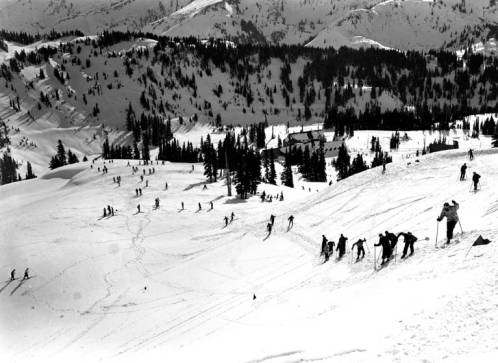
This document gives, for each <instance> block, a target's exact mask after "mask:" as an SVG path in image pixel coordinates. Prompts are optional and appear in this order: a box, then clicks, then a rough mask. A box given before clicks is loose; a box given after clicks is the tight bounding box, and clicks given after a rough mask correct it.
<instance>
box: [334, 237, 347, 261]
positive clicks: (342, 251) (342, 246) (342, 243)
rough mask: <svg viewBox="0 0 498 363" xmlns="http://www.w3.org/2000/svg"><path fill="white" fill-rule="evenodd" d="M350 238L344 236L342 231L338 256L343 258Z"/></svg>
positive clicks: (338, 245)
mask: <svg viewBox="0 0 498 363" xmlns="http://www.w3.org/2000/svg"><path fill="white" fill-rule="evenodd" d="M347 240H348V238H347V237H344V236H343V235H342V233H341V237H339V241H338V242H337V248H336V251H339V256H337V258H339V259H340V258H342V256H344V254H345V253H346V241H347Z"/></svg>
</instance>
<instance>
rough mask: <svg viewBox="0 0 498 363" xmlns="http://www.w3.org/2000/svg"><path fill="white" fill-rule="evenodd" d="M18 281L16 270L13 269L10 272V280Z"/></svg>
mask: <svg viewBox="0 0 498 363" xmlns="http://www.w3.org/2000/svg"><path fill="white" fill-rule="evenodd" d="M15 279H16V269H13V270H12V271H10V280H11V281H12V280H15Z"/></svg>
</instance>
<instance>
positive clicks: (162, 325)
mask: <svg viewBox="0 0 498 363" xmlns="http://www.w3.org/2000/svg"><path fill="white" fill-rule="evenodd" d="M497 160H498V151H497V150H483V151H481V152H478V153H477V155H476V159H475V160H474V161H472V162H468V160H466V158H465V154H464V153H463V152H460V151H452V152H444V153H439V154H432V155H429V156H425V157H422V158H421V159H420V162H419V163H413V164H411V165H409V166H408V165H406V163H398V164H392V165H391V164H390V165H389V166H388V170H387V173H386V174H385V175H381V173H380V170H379V168H377V169H372V170H369V171H367V172H364V173H361V174H358V175H355V176H353V177H351V178H348V179H347V180H345V181H343V182H340V183H337V184H334V185H333V186H331V187H329V188H327V189H326V190H324V191H322V192H320V193H316V194H314V195H313V196H311V197H310V194H309V193H307V192H302V191H300V190H292V191H291V190H289V189H286V188H282V189H281V188H279V187H275V186H268V185H262V186H260V191H261V190H266V192H267V193H268V192H269V193H272V194H275V193H277V192H280V190H283V193H284V196H285V201H283V202H274V203H271V204H270V203H261V202H259V199H258V198H253V199H251V200H249V201H247V202H243V203H242V202H238V201H236V200H233V199H228V198H226V197H224V193H225V190H226V187H225V186H224V185H223V184H222V183H218V184H211V185H209V186H208V189H207V190H204V191H203V190H202V185H203V181H204V177H203V176H202V170H201V169H202V168H201V166H200V165H197V166H196V168H195V171H194V172H193V173H190V170H191V166H190V165H184V164H169V163H168V164H166V165H164V166H162V165H154V168H155V170H156V173H155V174H153V175H150V176H149V175H146V177H145V179H148V180H149V187H145V186H144V184H142V183H140V179H139V177H138V175H132V172H131V168H130V167H127V166H126V163H127V162H126V161H115V162H114V163H111V164H109V163H107V164H106V165H107V167H108V168H109V174H107V175H102V174H101V173H99V172H98V171H97V170H96V168H97V167H102V166H103V165H102V163H101V162H98V163H96V164H95V165H94V166H93V168H90V164H88V163H87V164H77V165H72V166H69V167H64V168H62V169H58V170H55V171H53V172H50V173H48V174H46V175H45V176H43V177H42V178H39V179H36V180H31V181H24V182H20V183H14V184H9V185H5V186H1V187H0V195H1V196H2V200H1V208H0V218H1V220H2V224H1V225H0V236H2V238H1V240H0V271H1V273H2V276H4V279H2V282H1V285H0V319H1V324H0V327H1V328H0V337H1V339H0V350H1V352H2V357H4V359H6V361H9V362H28V361H29V362H32V361H45V360H48V359H49V360H50V361H51V362H62V361H67V360H68V359H70V360H71V361H97V360H99V359H102V360H104V361H116V362H123V361H136V360H137V359H140V360H144V359H146V360H147V361H154V362H155V361H157V362H159V361H164V359H165V357H168V360H171V361H175V362H182V361H190V362H191V361H209V362H212V361H216V362H263V361H271V362H288V361H315V360H319V361H331V362H407V361H410V362H411V361H448V362H470V361H472V362H476V361H479V362H493V361H496V359H497V351H498V346H497V341H498V339H497V337H498V324H496V307H497V305H498V301H497V294H496V284H497V281H498V268H497V266H498V265H497V257H496V256H497V253H498V244H497V243H498V225H497V224H496V221H497V217H498V190H497V189H496V188H495V187H494V186H495V185H497V183H498V163H497ZM464 161H467V163H468V165H469V171H470V172H472V171H477V172H479V173H480V174H481V175H482V176H483V178H482V189H481V190H479V191H478V192H477V193H473V192H472V193H471V192H469V182H468V181H466V182H462V183H461V182H458V181H457V177H458V172H459V166H460V165H461V164H462V163H463V162H464ZM132 163H133V164H135V163H136V161H133V162H132ZM148 168H149V167H146V169H148ZM139 171H140V174H141V173H142V167H141V166H140V167H139ZM147 174H148V172H147ZM118 175H120V176H122V179H123V181H122V183H121V187H118V186H117V184H114V183H113V182H112V178H113V177H116V176H118ZM165 181H167V182H168V184H169V188H168V190H164V183H165ZM138 187H141V188H142V189H143V197H140V198H136V197H135V188H138ZM156 197H159V198H160V199H161V207H160V209H158V210H154V209H153V208H152V204H153V201H154V198H156ZM452 199H455V200H457V201H458V202H459V203H460V205H461V209H460V216H461V222H462V227H463V229H464V231H465V233H464V234H458V235H457V237H456V240H457V241H459V243H456V244H454V245H451V246H449V247H448V248H446V249H438V250H436V249H435V248H434V236H435V232H436V217H437V215H438V214H439V212H440V207H441V205H442V203H443V202H445V201H449V200H452ZM181 201H184V202H185V210H179V209H180V202H181ZM210 201H213V203H214V210H209V202H210ZM198 202H200V203H202V210H201V211H197V203H198ZM139 203H140V204H141V206H142V212H141V213H138V214H137V213H136V211H137V209H136V206H137V204H139ZM106 205H111V206H113V207H114V208H115V209H116V210H117V215H116V216H114V217H111V218H101V213H102V208H103V207H104V206H106ZM232 211H233V212H235V216H236V219H235V221H234V222H233V223H231V224H230V225H229V226H228V227H226V228H224V227H223V217H224V216H226V215H229V214H230V213H231V212H232ZM271 213H273V214H275V215H276V216H277V217H276V223H275V228H274V232H273V234H272V235H271V236H269V237H268V238H266V233H265V226H266V223H267V220H268V217H269V215H270V214H271ZM290 214H293V215H294V216H295V226H294V228H292V229H290V230H287V217H288V216H289V215H290ZM386 229H387V230H390V231H393V232H400V231H407V230H410V231H412V232H413V233H414V234H415V235H416V236H418V237H419V241H418V242H417V243H416V254H415V255H414V256H412V257H410V258H409V259H408V260H406V261H401V260H400V259H399V256H398V258H397V262H395V261H393V262H391V263H390V264H389V265H388V266H387V267H386V268H384V269H382V270H381V271H379V272H374V271H373V263H374V261H373V259H374V247H373V243H374V242H375V241H376V236H377V233H379V232H383V231H384V230H386ZM444 232H445V227H444V225H443V224H441V226H440V230H439V240H440V241H439V243H440V244H442V241H443V236H444ZM340 233H344V234H345V235H346V236H348V237H349V239H350V244H349V246H351V242H354V241H355V240H356V239H358V238H360V237H365V238H367V240H368V246H369V247H368V251H367V256H366V258H365V259H364V260H363V261H361V262H359V263H356V264H350V263H349V260H350V255H349V254H348V255H347V256H346V257H345V258H344V259H343V260H342V261H339V262H336V261H334V260H333V259H332V260H331V261H330V262H328V263H326V264H322V260H321V258H320V257H319V248H320V241H321V235H322V234H325V235H326V236H327V237H328V238H329V239H332V240H337V238H338V236H339V234H340ZM480 234H482V235H483V236H484V237H485V238H489V239H491V240H492V241H493V242H492V243H491V244H489V245H487V246H481V247H475V248H474V249H473V250H471V252H470V253H469V255H468V257H467V258H465V254H466V253H467V250H468V249H469V247H470V246H471V243H472V242H473V240H475V238H476V237H477V236H478V235H480ZM425 237H430V239H429V240H425V239H424V238H425ZM349 248H350V247H349ZM378 252H379V251H377V253H378ZM399 253H400V251H399V250H398V254H399ZM14 267H15V268H16V269H17V274H18V275H19V274H22V271H23V270H24V268H25V267H29V268H30V271H31V274H32V275H33V278H31V279H29V280H27V281H24V282H22V281H20V280H15V281H13V282H10V283H9V282H8V281H7V278H8V274H9V271H10V270H11V269H12V268H14ZM253 294H254V295H255V297H256V299H253Z"/></svg>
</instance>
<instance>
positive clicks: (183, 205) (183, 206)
mask: <svg viewBox="0 0 498 363" xmlns="http://www.w3.org/2000/svg"><path fill="white" fill-rule="evenodd" d="M184 209H185V204H183V202H182V210H184Z"/></svg>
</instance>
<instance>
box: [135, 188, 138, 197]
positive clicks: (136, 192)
mask: <svg viewBox="0 0 498 363" xmlns="http://www.w3.org/2000/svg"><path fill="white" fill-rule="evenodd" d="M135 195H136V196H137V197H138V189H136V188H135Z"/></svg>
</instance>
